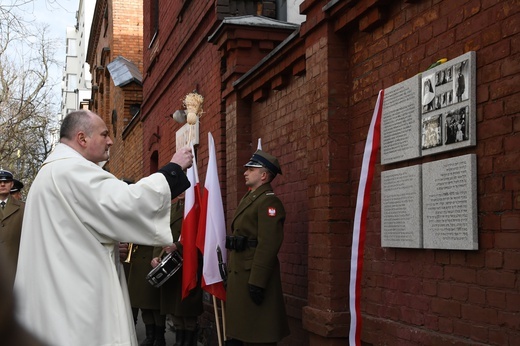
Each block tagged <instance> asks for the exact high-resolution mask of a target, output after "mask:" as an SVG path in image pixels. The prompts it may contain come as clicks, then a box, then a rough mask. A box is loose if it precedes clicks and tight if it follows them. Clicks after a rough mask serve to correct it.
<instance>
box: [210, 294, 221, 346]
mask: <svg viewBox="0 0 520 346" xmlns="http://www.w3.org/2000/svg"><path fill="white" fill-rule="evenodd" d="M212 297H213V311H214V312H215V323H216V324H217V337H218V345H219V346H222V335H221V334H220V321H219V319H218V311H217V297H215V296H212Z"/></svg>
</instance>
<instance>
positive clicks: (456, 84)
mask: <svg viewBox="0 0 520 346" xmlns="http://www.w3.org/2000/svg"><path fill="white" fill-rule="evenodd" d="M420 85H421V88H423V90H422V91H421V96H422V100H421V125H422V127H421V130H422V137H421V139H422V142H421V156H426V155H430V154H435V153H440V152H445V151H450V150H455V149H459V148H464V147H468V146H473V145H476V133H475V132H476V101H475V98H476V58H475V52H469V53H466V54H464V55H461V56H459V57H457V58H455V59H453V60H448V61H447V62H445V63H444V64H441V65H439V66H437V67H435V68H432V69H431V70H427V71H425V72H423V73H422V75H421V84H420ZM437 117H439V118H437ZM437 120H438V121H439V126H438V128H437V127H436V126H437ZM436 136H440V138H439V139H438V138H437V137H436Z"/></svg>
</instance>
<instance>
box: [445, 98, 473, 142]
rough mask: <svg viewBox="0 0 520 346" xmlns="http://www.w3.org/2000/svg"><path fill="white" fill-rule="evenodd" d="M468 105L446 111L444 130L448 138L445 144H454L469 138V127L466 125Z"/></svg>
mask: <svg viewBox="0 0 520 346" xmlns="http://www.w3.org/2000/svg"><path fill="white" fill-rule="evenodd" d="M468 108H469V107H468V106H466V107H462V108H459V109H454V110H451V111H449V112H448V113H446V116H445V119H446V120H445V122H444V125H445V127H444V132H445V133H446V139H445V142H444V144H452V143H457V142H462V141H467V140H468V130H467V129H468V128H467V126H466V114H467V113H468Z"/></svg>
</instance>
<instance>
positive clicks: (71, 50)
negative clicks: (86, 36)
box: [67, 38, 77, 56]
mask: <svg viewBox="0 0 520 346" xmlns="http://www.w3.org/2000/svg"><path fill="white" fill-rule="evenodd" d="M67 55H69V56H76V55H77V53H76V39H75V38H68V39H67Z"/></svg>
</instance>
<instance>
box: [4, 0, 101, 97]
mask: <svg viewBox="0 0 520 346" xmlns="http://www.w3.org/2000/svg"><path fill="white" fill-rule="evenodd" d="M1 1H2V2H4V1H5V0H1ZM86 1H95V0H86ZM6 2H10V3H21V2H23V0H7V1H6ZM78 6H79V0H33V1H31V2H29V3H28V4H26V5H24V6H23V7H22V8H21V9H23V11H21V13H22V16H23V17H24V19H27V20H34V21H35V23H38V24H44V25H48V27H49V34H50V36H51V37H52V38H55V39H57V43H58V46H57V47H58V48H57V51H56V55H55V56H54V58H55V59H56V60H58V61H59V63H60V66H59V67H56V68H54V69H53V70H52V77H51V78H52V80H61V78H62V75H63V66H64V64H65V45H66V35H67V27H68V26H74V25H76V11H77V10H78ZM54 90H56V91H55V93H56V94H57V95H58V99H59V100H61V85H60V84H58V85H56V86H55V87H54Z"/></svg>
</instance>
